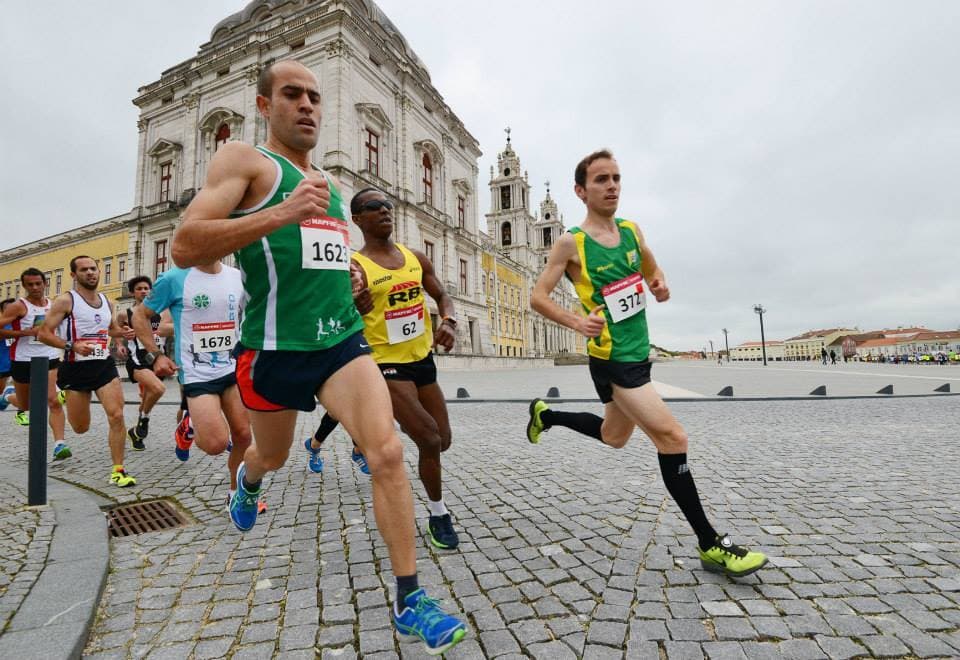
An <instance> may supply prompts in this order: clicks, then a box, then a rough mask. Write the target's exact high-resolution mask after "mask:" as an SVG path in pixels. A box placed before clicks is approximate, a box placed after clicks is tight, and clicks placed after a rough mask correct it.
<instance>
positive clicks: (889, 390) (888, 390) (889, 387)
mask: <svg viewBox="0 0 960 660" xmlns="http://www.w3.org/2000/svg"><path fill="white" fill-rule="evenodd" d="M877 394H893V385H887V386H886V387H881V388H880V389H879V390H877Z"/></svg>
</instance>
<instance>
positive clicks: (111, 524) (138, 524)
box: [107, 500, 187, 537]
mask: <svg viewBox="0 0 960 660" xmlns="http://www.w3.org/2000/svg"><path fill="white" fill-rule="evenodd" d="M186 524H187V519H186V517H185V516H184V515H183V514H182V513H180V512H179V511H177V509H176V508H175V507H174V506H173V505H172V504H170V503H169V502H165V501H163V500H154V501H152V502H136V503H135V504H121V505H120V506H117V507H114V508H112V509H110V510H108V511H107V528H108V529H109V530H110V536H112V537H117V536H134V535H135V534H146V533H147V532H159V531H161V530H164V529H173V528H174V527H182V526H183V525H186Z"/></svg>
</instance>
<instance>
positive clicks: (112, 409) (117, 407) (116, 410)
mask: <svg viewBox="0 0 960 660" xmlns="http://www.w3.org/2000/svg"><path fill="white" fill-rule="evenodd" d="M96 393H97V398H98V399H100V403H101V404H103V412H104V413H106V415H107V423H108V424H109V425H110V430H109V442H110V458H111V459H112V460H113V464H114V465H123V454H124V449H125V447H124V440H125V439H126V437H127V429H126V427H125V426H124V421H123V388H122V387H121V386H120V379H119V378H114V379H113V380H111V381H110V382H109V383H107V384H106V385H104V386H102V387H101V388H100V389H98V390H97V391H96ZM73 394H74V393H73V392H71V393H70V396H68V397H67V406H68V410H69V405H70V403H71V399H72V398H73ZM88 396H89V395H88ZM88 400H89V399H88ZM89 415H90V411H89V408H88V409H87V423H88V425H89V419H90V418H89Z"/></svg>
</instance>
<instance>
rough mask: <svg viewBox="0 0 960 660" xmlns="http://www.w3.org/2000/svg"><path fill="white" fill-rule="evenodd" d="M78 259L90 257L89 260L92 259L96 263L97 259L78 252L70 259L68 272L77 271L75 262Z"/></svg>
mask: <svg viewBox="0 0 960 660" xmlns="http://www.w3.org/2000/svg"><path fill="white" fill-rule="evenodd" d="M80 259H90V260H91V261H93V262H94V263H96V261H97V260H96V259H94V258H93V257H91V256H89V255H86V254H78V255H77V256H75V257H74V258H73V259H71V260H70V272H71V273H76V272H77V262H78V261H79V260H80Z"/></svg>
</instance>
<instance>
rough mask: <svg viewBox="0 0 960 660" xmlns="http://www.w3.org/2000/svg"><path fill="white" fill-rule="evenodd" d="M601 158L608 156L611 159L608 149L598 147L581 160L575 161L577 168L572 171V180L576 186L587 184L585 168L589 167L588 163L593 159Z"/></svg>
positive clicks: (611, 155)
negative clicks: (598, 148)
mask: <svg viewBox="0 0 960 660" xmlns="http://www.w3.org/2000/svg"><path fill="white" fill-rule="evenodd" d="M601 158H609V159H610V160H613V154H612V153H611V152H610V150H609V149H600V150H598V151H594V152H593V153H592V154H590V155H588V156H584V157H583V160H581V161H580V162H579V163H577V169H575V170H574V171H573V181H574V183H576V184H577V185H578V186H580V187H581V188H583V187H584V186H586V185H587V168H588V167H590V164H591V163H593V161H595V160H600V159H601Z"/></svg>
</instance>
